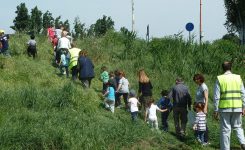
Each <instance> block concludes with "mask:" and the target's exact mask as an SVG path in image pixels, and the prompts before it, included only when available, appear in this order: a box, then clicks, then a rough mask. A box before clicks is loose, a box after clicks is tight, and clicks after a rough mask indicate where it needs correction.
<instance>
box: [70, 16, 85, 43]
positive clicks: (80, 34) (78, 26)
mask: <svg viewBox="0 0 245 150" xmlns="http://www.w3.org/2000/svg"><path fill="white" fill-rule="evenodd" d="M73 24H74V30H75V34H74V38H84V37H85V36H86V29H85V24H84V23H83V24H82V23H81V21H80V19H79V17H76V18H75V20H74V23H73Z"/></svg>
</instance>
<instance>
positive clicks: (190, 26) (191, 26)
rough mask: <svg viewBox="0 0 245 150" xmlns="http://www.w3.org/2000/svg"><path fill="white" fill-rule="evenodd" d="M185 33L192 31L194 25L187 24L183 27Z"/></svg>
mask: <svg viewBox="0 0 245 150" xmlns="http://www.w3.org/2000/svg"><path fill="white" fill-rule="evenodd" d="M185 28H186V30H187V31H192V30H193V29H194V24H193V23H191V22H189V23H187V24H186V25H185Z"/></svg>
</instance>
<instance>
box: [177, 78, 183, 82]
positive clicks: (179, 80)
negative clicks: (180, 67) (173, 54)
mask: <svg viewBox="0 0 245 150" xmlns="http://www.w3.org/2000/svg"><path fill="white" fill-rule="evenodd" d="M175 81H176V83H181V82H183V79H182V78H181V77H177V78H176V80H175Z"/></svg>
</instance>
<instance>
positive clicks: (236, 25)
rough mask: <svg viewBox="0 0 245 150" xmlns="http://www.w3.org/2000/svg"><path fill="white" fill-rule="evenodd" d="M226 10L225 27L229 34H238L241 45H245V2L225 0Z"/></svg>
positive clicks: (241, 0)
mask: <svg viewBox="0 0 245 150" xmlns="http://www.w3.org/2000/svg"><path fill="white" fill-rule="evenodd" d="M224 2H225V8H226V18H227V20H226V23H225V26H226V28H227V30H228V31H229V33H233V32H238V33H239V38H240V41H241V44H243V45H244V44H245V1H244V0H224Z"/></svg>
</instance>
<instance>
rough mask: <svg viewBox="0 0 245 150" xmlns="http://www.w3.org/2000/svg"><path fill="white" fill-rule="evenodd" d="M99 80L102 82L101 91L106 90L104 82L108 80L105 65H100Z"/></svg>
mask: <svg viewBox="0 0 245 150" xmlns="http://www.w3.org/2000/svg"><path fill="white" fill-rule="evenodd" d="M100 80H101V81H102V82H103V88H102V93H105V92H106V88H107V86H106V83H107V82H108V81H109V73H108V72H107V68H106V66H103V67H101V74H100Z"/></svg>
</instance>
